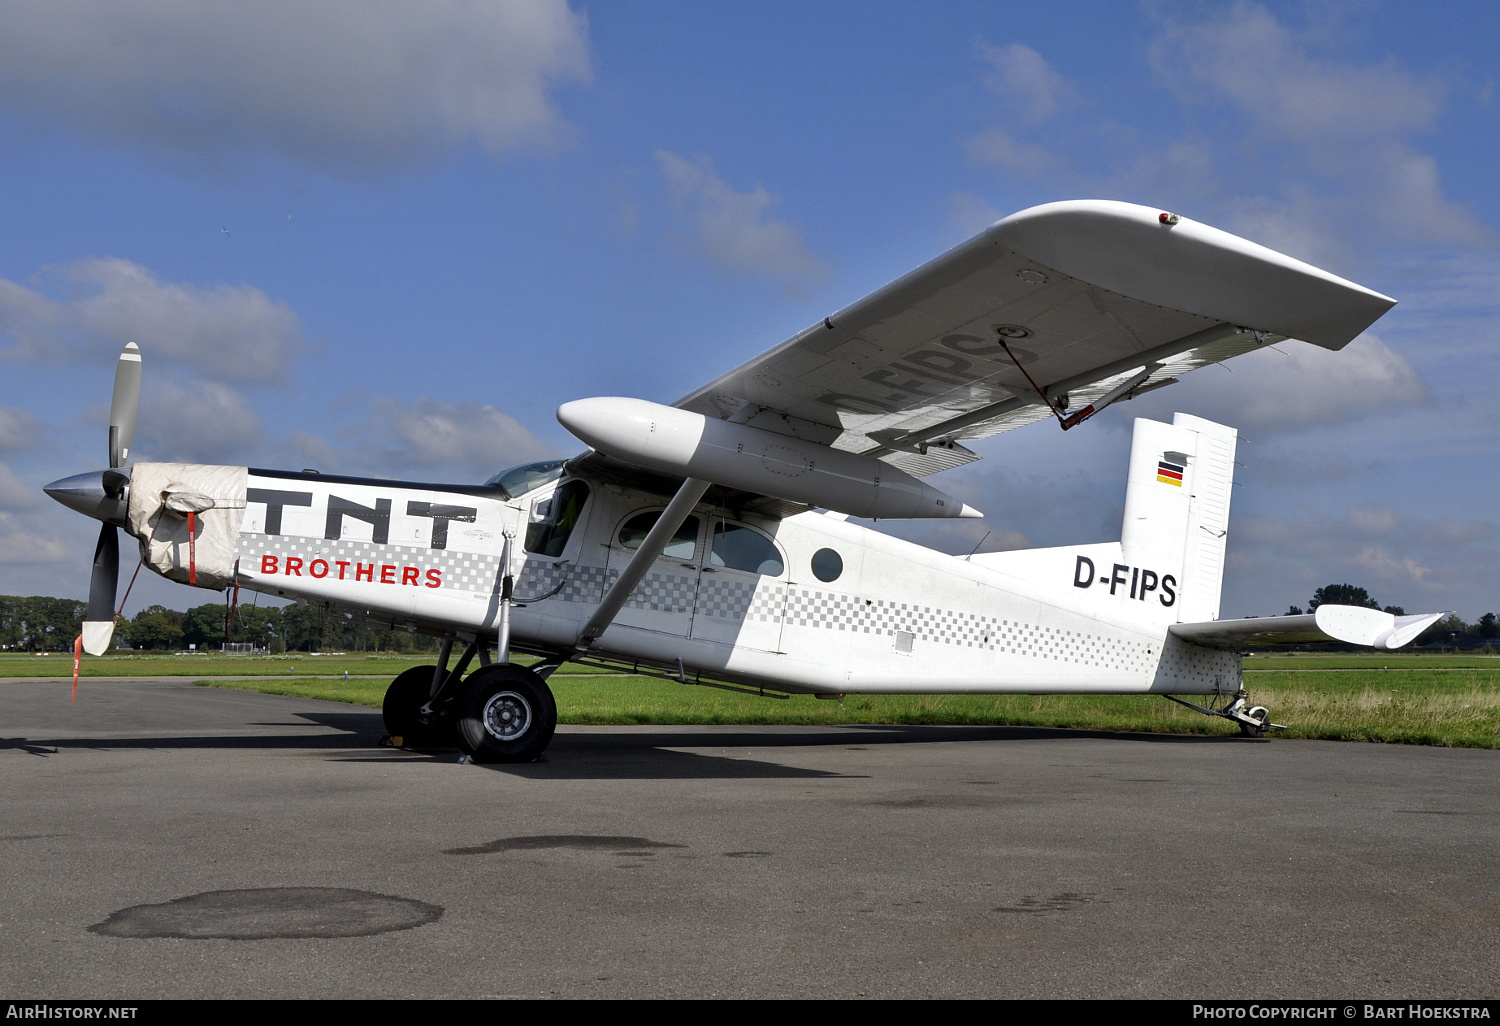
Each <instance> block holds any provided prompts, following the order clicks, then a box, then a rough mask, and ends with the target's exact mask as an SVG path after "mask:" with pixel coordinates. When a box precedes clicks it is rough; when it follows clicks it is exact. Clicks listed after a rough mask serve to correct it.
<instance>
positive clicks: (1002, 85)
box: [979, 42, 1068, 121]
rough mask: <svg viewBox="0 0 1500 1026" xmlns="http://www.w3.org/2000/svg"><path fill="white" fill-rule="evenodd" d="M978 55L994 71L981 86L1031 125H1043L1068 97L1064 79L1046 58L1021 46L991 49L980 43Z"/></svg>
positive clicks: (1013, 45) (992, 47) (994, 47)
mask: <svg viewBox="0 0 1500 1026" xmlns="http://www.w3.org/2000/svg"><path fill="white" fill-rule="evenodd" d="M979 54H980V56H981V57H983V58H984V59H985V60H986V61H988V62H989V64H990V66H991V67H992V68H993V69H994V70H993V71H992V72H990V73H989V74H988V75H986V76H985V80H984V84H985V85H986V86H987V87H989V89H990V90H992V91H993V92H995V93H998V94H999V95H1000V96H1002V97H1004V98H1005V100H1006V101H1007V102H1008V103H1009V104H1010V105H1011V106H1013V107H1015V108H1016V109H1017V110H1019V111H1020V112H1021V113H1023V114H1024V115H1025V116H1026V117H1027V118H1029V119H1030V120H1032V121H1045V120H1047V119H1048V118H1051V117H1052V116H1053V115H1055V114H1056V113H1057V111H1058V107H1059V106H1060V104H1061V103H1062V101H1063V99H1064V98H1065V97H1066V95H1067V93H1068V89H1067V86H1066V84H1065V83H1064V82H1063V78H1062V76H1061V75H1059V74H1058V73H1057V72H1056V71H1053V70H1052V67H1051V65H1049V64H1048V63H1047V60H1046V58H1044V57H1043V56H1042V55H1041V54H1039V53H1037V52H1036V51H1035V50H1033V49H1032V48H1031V47H1029V46H1027V45H1026V44H1024V43H1011V44H1010V45H1009V46H991V45H989V44H988V43H985V42H980V44H979Z"/></svg>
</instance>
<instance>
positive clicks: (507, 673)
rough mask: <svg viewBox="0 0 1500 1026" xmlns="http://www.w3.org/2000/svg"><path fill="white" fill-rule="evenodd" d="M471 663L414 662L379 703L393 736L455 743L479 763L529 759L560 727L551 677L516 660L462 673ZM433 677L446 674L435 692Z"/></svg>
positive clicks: (403, 741)
mask: <svg viewBox="0 0 1500 1026" xmlns="http://www.w3.org/2000/svg"><path fill="white" fill-rule="evenodd" d="M445 661H446V660H445ZM467 662H468V660H467V659H465V660H462V661H461V662H460V663H459V665H458V667H457V668H456V669H455V670H454V672H453V673H451V674H447V675H446V677H444V676H443V675H442V674H441V673H440V671H438V669H437V667H434V666H413V667H412V668H411V669H409V670H407V671H405V672H404V673H402V674H401V675H400V676H398V677H397V678H396V679H395V680H393V681H391V686H390V687H389V688H387V689H386V693H385V702H384V704H383V706H382V707H381V714H382V717H383V718H384V720H385V729H386V731H387V732H388V733H389V734H390V737H391V741H390V743H391V744H393V745H396V746H398V747H407V748H411V747H416V748H426V747H448V746H450V745H454V744H457V745H458V747H459V748H461V749H463V751H464V753H465V754H467V755H468V756H469V757H470V758H472V759H473V760H474V761H476V762H531V761H532V760H534V759H535V758H536V757H537V756H539V755H541V754H542V751H543V750H544V749H545V748H546V747H547V745H548V743H549V742H551V740H552V734H553V731H555V730H556V729H557V703H556V702H555V701H554V700H553V698H552V689H551V688H549V687H548V686H547V682H546V681H545V680H543V679H542V678H541V677H540V676H539V675H537V674H536V673H533V672H532V671H531V670H528V669H527V668H526V667H524V666H517V665H516V664H515V663H496V664H494V665H490V666H481V667H480V668H479V669H477V670H475V671H474V672H473V673H471V674H469V675H468V676H467V677H462V679H460V677H461V675H462V673H463V669H464V666H465V665H466V664H467ZM435 678H436V679H440V680H442V683H441V684H440V685H439V686H438V687H437V689H436V694H434V693H433V692H434V689H433V680H434V679H435Z"/></svg>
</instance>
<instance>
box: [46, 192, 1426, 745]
mask: <svg viewBox="0 0 1500 1026" xmlns="http://www.w3.org/2000/svg"><path fill="white" fill-rule="evenodd" d="M1394 303H1395V301H1394V300H1391V299H1388V298H1387V297H1385V296H1382V295H1380V294H1379V293H1376V292H1372V291H1370V290H1369V289H1366V288H1362V287H1361V286H1359V285H1356V284H1354V283H1352V282H1349V281H1345V280H1343V279H1342V278H1338V277H1336V276H1334V275H1332V274H1329V273H1328V272H1326V271H1322V270H1319V269H1318V268H1316V267H1312V266H1310V265H1308V264H1305V263H1302V262H1301V261H1298V260H1294V259H1292V258H1290V257H1287V256H1284V255H1282V254H1280V253H1277V252H1274V251H1272V250H1269V249H1266V248H1264V247H1262V246H1258V245H1256V244H1254V243H1252V242H1248V241H1246V240H1244V239H1241V238H1237V237H1236V236H1233V235H1230V234H1228V233H1226V232H1222V231H1219V230H1217V229H1215V228H1211V227H1209V226H1207V225H1204V224H1199V223H1196V222H1194V221H1191V220H1189V219H1187V218H1184V217H1179V216H1178V215H1176V214H1172V213H1164V212H1162V211H1160V210H1158V209H1153V208H1147V207H1141V206H1136V205H1133V204H1128V203H1117V202H1103V201H1080V202H1067V203H1051V204H1047V205H1045V206H1040V207H1034V208H1031V209H1029V210H1024V211H1022V212H1020V213H1018V214H1014V215H1012V216H1010V217H1007V218H1005V219H1004V220H1002V221H999V222H997V223H996V224H994V225H992V226H990V227H989V228H987V229H985V230H984V231H982V232H980V233H979V234H978V235H976V236H974V237H973V238H972V239H970V240H968V241H967V242H965V243H963V244H962V245H960V246H957V247H955V248H954V249H951V250H949V251H948V252H947V253H944V254H943V255H941V256H939V257H938V258H936V259H935V260H932V261H931V262H929V263H927V264H925V265H923V266H921V267H919V268H917V269H916V270H914V271H912V272H911V273H909V274H907V275H906V276H904V277H902V278H899V279H897V280H896V281H894V282H891V283H890V284H889V285H887V286H885V287H884V288H882V289H879V290H878V291H876V292H873V293H871V294H870V295H868V296H866V297H865V298H863V299H861V300H859V301H858V302H856V303H854V304H853V305H851V306H849V307H846V308H845V309H843V310H840V311H838V312H837V313H834V314H831V315H829V316H828V317H825V318H823V319H822V320H820V321H819V322H818V323H816V324H814V325H812V326H811V327H810V328H808V329H807V330H805V331H803V332H801V333H800V334H798V335H796V336H795V337H794V338H791V339H789V340H788V341H786V342H784V343H782V344H781V345H779V346H777V347H776V348H774V349H772V350H770V351H768V352H766V353H764V354H763V355H761V356H758V357H756V358H755V359H753V360H751V361H750V362H749V363H746V364H744V365H743V366H741V367H738V368H736V369H735V370H732V371H730V372H729V373H728V374H725V375H724V376H723V377H721V378H719V379H718V380H716V381H712V382H710V383H708V384H707V385H704V386H703V387H702V388H700V389H698V390H697V391H695V392H693V393H692V394H690V395H688V396H686V397H685V398H683V399H681V400H680V401H678V402H677V403H676V404H674V405H672V406H663V405H660V404H657V403H654V402H647V401H645V400H642V399H631V398H592V399H579V400H576V401H574V402H569V403H566V404H564V405H563V406H562V407H561V408H560V409H559V410H558V411H557V417H558V420H559V421H561V423H562V424H563V426H564V427H566V428H567V429H568V430H569V431H570V432H572V433H573V434H574V435H576V436H577V437H578V438H579V439H580V440H582V441H583V442H585V443H586V444H587V445H588V450H587V451H586V452H584V453H583V454H582V455H579V456H575V457H574V458H572V459H569V460H560V461H556V462H551V463H534V464H529V465H526V466H521V467H517V468H515V469H513V470H510V471H507V472H505V473H502V474H498V475H496V476H495V477H493V478H491V479H490V480H489V481H488V482H486V483H484V484H419V483H412V482H403V481H387V480H372V479H367V478H356V477H339V476H334V475H332V474H318V473H311V472H302V473H294V472H287V471H277V470H259V469H254V468H246V467H227V466H202V465H197V464H184V463H144V462H142V463H136V464H134V465H133V466H132V465H129V464H128V457H129V449H130V442H131V435H132V433H133V431H134V428H135V419H136V407H137V396H138V394H139V387H140V368H141V364H140V360H141V355H140V352H139V351H138V350H137V348H136V347H135V346H134V345H130V346H127V347H126V350H125V352H124V354H123V355H122V356H121V357H120V364H119V368H118V373H117V377H116V381H115V393H114V403H113V407H112V411H111V415H110V429H109V432H110V433H109V467H110V469H108V470H105V471H102V472H94V473H89V474H81V475H79V476H77V477H72V478H68V479H66V480H63V481H57V482H55V483H53V484H51V485H49V486H47V492H48V493H49V494H50V495H52V497H53V498H55V499H57V500H58V501H59V502H62V503H64V504H65V505H67V506H70V507H72V508H73V509H76V510H78V511H80V512H82V513H85V514H87V515H89V516H92V517H94V518H96V519H98V520H102V521H104V527H103V529H102V530H101V532H100V535H99V544H98V548H97V550H96V552H95V556H94V571H93V581H92V584H91V586H90V591H89V612H88V617H89V619H88V622H86V623H85V624H84V625H83V633H82V645H83V647H84V648H86V649H87V650H88V651H89V652H91V653H94V654H98V653H102V652H103V651H105V649H106V648H107V647H108V645H109V643H110V638H111V632H112V630H113V624H114V621H115V619H116V617H117V615H118V614H117V613H116V611H115V590H116V579H117V575H118V568H119V549H118V545H119V543H118V536H117V532H116V528H117V527H123V528H124V529H125V530H126V531H128V532H129V533H130V534H131V535H132V536H134V537H135V538H136V539H137V541H138V542H139V543H140V550H141V559H142V561H143V562H144V564H145V565H146V566H148V567H150V568H151V569H152V570H154V571H156V572H157V573H159V574H161V575H162V576H164V577H167V578H169V579H171V580H174V581H178V582H182V583H186V584H190V585H196V586H197V587H200V588H209V589H225V588H228V587H234V588H250V589H254V590H256V591H260V592H264V593H267V594H270V595H279V596H285V597H287V598H291V599H295V600H298V601H301V602H308V603H317V604H320V605H326V606H328V607H338V608H341V609H349V610H354V611H357V612H359V613H361V614H363V615H364V616H366V617H368V618H369V619H370V620H372V621H377V622H380V623H383V624H390V625H391V626H392V627H398V628H407V629H410V630H413V631H419V632H423V633H427V634H431V635H436V636H438V637H441V638H442V639H443V643H442V646H441V654H440V655H439V658H438V660H437V665H436V666H418V667H413V668H412V669H410V670H407V671H406V672H404V673H402V674H401V675H400V676H398V677H397V678H396V679H395V680H394V681H393V682H392V684H391V686H390V689H389V691H388V692H387V694H386V698H385V708H384V714H385V722H386V726H387V729H388V730H389V731H390V733H391V734H392V735H393V737H398V738H401V739H403V741H404V742H406V743H413V742H416V741H418V740H419V739H426V740H429V741H430V740H433V739H436V738H438V737H453V736H456V738H457V741H458V744H459V745H460V746H461V747H462V748H463V749H464V750H465V751H466V752H468V753H469V754H470V755H471V756H473V757H474V758H476V759H487V760H497V761H515V760H527V759H533V758H535V757H536V756H537V755H538V754H539V753H541V752H542V750H543V749H544V748H546V746H547V744H548V742H549V741H550V740H551V738H552V733H553V729H554V727H555V725H556V721H557V711H556V706H555V704H554V702H553V697H552V693H551V691H550V690H549V688H548V685H547V678H548V676H549V675H550V674H551V673H552V672H553V671H554V670H556V669H557V668H558V666H559V665H561V664H562V663H564V662H567V661H569V660H573V661H580V662H591V663H595V664H600V665H605V666H612V667H619V668H622V669H624V670H627V671H633V672H638V673H648V674H657V675H662V676H668V677H671V678H674V679H677V680H681V681H682V682H684V683H689V684H711V685H717V686H721V687H729V688H738V689H748V690H751V691H754V692H757V693H762V694H769V695H777V696H785V695H787V694H791V693H802V694H812V695H815V696H817V697H819V698H833V697H839V696H842V695H846V694H852V693H864V694H870V693H913V692H922V693H938V692H962V693H969V694H975V693H991V694H994V693H1011V692H1020V693H1027V694H1046V693H1080V692H1088V693H1093V694H1144V693H1156V694H1161V695H1164V696H1167V697H1168V698H1173V699H1174V700H1177V701H1183V702H1185V703H1186V704H1189V705H1192V706H1193V707H1194V708H1197V709H1199V710H1200V711H1202V712H1205V713H1209V714H1211V715H1217V716H1223V717H1227V718H1228V719H1230V720H1233V721H1235V722H1237V723H1238V724H1239V725H1240V727H1241V729H1242V730H1243V731H1244V732H1245V733H1247V734H1251V735H1258V734H1260V733H1262V732H1264V731H1265V730H1266V728H1267V727H1269V726H1274V724H1271V723H1270V721H1269V718H1268V716H1267V713H1266V710H1265V709H1263V708H1261V707H1258V706H1250V705H1249V704H1248V696H1247V695H1246V694H1245V691H1244V689H1243V678H1242V675H1241V668H1240V651H1241V649H1242V648H1243V647H1244V646H1247V645H1256V644H1267V643H1276V642H1292V641H1324V640H1339V641H1345V642H1352V643H1356V644H1361V645H1369V646H1373V647H1375V648H1381V649H1394V648H1399V647H1400V646H1402V645H1404V644H1406V643H1407V642H1409V641H1411V640H1412V639H1413V638H1415V637H1416V636H1417V635H1418V634H1419V633H1421V631H1422V630H1423V629H1424V628H1426V627H1427V626H1428V625H1429V624H1430V623H1432V622H1433V621H1435V620H1436V619H1437V617H1438V616H1439V615H1441V614H1433V615H1422V616H1393V615H1391V614H1389V613H1383V612H1380V611H1378V610H1373V609H1357V608H1352V607H1341V606H1330V605H1324V606H1321V607H1319V608H1318V609H1317V611H1316V612H1315V613H1312V614H1309V615H1306V616H1284V617H1272V618H1264V619H1259V618H1257V619H1243V620H1220V619H1218V614H1219V593H1220V583H1221V577H1222V574H1223V568H1224V544H1225V535H1226V532H1227V531H1228V528H1229V498H1230V487H1231V482H1232V471H1233V467H1234V457H1235V444H1236V433H1235V429H1234V428H1232V427H1226V426H1224V425H1221V424H1215V423H1212V422H1210V421H1207V420H1203V419H1201V418H1199V417H1191V416H1185V415H1183V414H1177V415H1176V417H1175V418H1174V419H1173V421H1172V423H1170V424H1165V423H1158V422H1156V421H1152V420H1137V421H1136V422H1135V434H1134V440H1133V444H1132V448H1131V453H1130V471H1129V478H1128V482H1127V485H1126V492H1125V522H1124V524H1123V526H1122V528H1121V532H1120V540H1119V541H1117V542H1107V543H1104V544H1090V545H1074V546H1063V547H1060V548H1045V549H1031V550H1024V551H1012V552H996V553H987V554H984V555H975V556H973V557H972V558H964V557H956V556H949V555H945V554H943V553H941V552H937V551H934V550H932V549H928V548H923V547H921V546H919V545H914V544H911V543H909V542H905V541H901V540H898V539H896V538H892V537H889V536H887V535H885V534H881V533H879V532H877V531H873V530H870V529H867V528H865V527H861V526H858V525H856V524H853V523H850V522H848V520H847V518H848V517H858V518H879V519H887V520H889V519H903V518H953V517H960V518H961V517H979V516H981V515H982V514H981V513H980V512H979V511H977V510H975V509H972V508H970V507H969V506H966V505H965V504H964V503H963V502H961V501H959V500H958V499H956V498H954V497H953V496H952V495H949V494H947V493H945V492H943V491H940V490H939V489H938V488H936V487H934V486H933V485H932V484H930V483H929V480H930V479H931V478H932V477H933V476H935V475H937V474H939V473H941V472H942V471H944V470H949V469H952V468H954V467H958V466H962V465H964V464H966V463H969V462H971V461H973V460H976V459H978V458H979V457H978V456H977V455H976V454H975V453H973V452H971V451H970V450H969V449H968V448H966V447H965V446H964V444H963V443H964V442H965V441H968V440H971V439H977V438H987V437H989V436H991V435H995V434H998V433H1000V432H1002V431H1009V430H1011V429H1013V428H1018V427H1021V426H1023V425H1027V424H1032V423H1035V422H1037V421H1042V420H1050V419H1055V420H1057V421H1058V422H1059V423H1060V424H1061V426H1062V428H1063V430H1065V431H1066V430H1068V429H1071V428H1074V427H1077V426H1078V425H1080V424H1082V423H1083V422H1084V421H1086V420H1087V419H1088V418H1090V417H1091V416H1093V415H1094V414H1096V413H1098V412H1099V411H1100V410H1102V409H1104V408H1105V407H1107V406H1109V405H1111V404H1112V403H1116V402H1121V401H1123V400H1126V399H1130V398H1132V397H1134V396H1137V395H1140V394H1142V393H1143V392H1146V391H1149V390H1151V389H1156V388H1161V387H1163V386H1165V385H1170V384H1171V383H1173V382H1175V381H1177V380H1178V379H1179V378H1180V377H1182V375H1183V374H1185V373H1187V372H1189V371H1192V370H1195V369H1197V368H1199V367H1203V366H1205V365H1207V364H1212V363H1219V362H1221V361H1224V360H1228V359H1231V358H1233V357H1235V356H1239V355H1240V354H1242V353H1247V352H1250V351H1252V350H1256V349H1260V348H1262V347H1264V346H1268V345H1271V344H1273V343H1276V342H1280V341H1283V340H1285V339H1298V340H1301V341H1303V342H1305V343H1310V344H1312V345H1317V346H1322V347H1324V348H1326V349H1332V350H1337V349H1340V348H1342V347H1343V346H1345V345H1346V344H1348V343H1349V342H1350V341H1351V340H1352V339H1353V338H1354V337H1355V336H1356V335H1358V334H1359V333H1360V332H1361V331H1363V330H1364V329H1365V328H1367V327H1368V326H1369V325H1370V324H1372V323H1373V322H1374V321H1375V320H1376V319H1377V318H1379V317H1380V316H1381V315H1382V314H1384V313H1385V312H1386V311H1387V310H1388V309H1390V308H1391V307H1392V306H1393V305H1394ZM1074 437H1077V436H1074ZM454 641H458V642H459V643H461V644H462V645H464V646H466V647H465V648H464V650H463V653H462V655H461V656H460V657H459V658H458V659H457V661H456V662H455V663H453V665H451V666H450V665H449V663H450V656H451V649H452V645H453V642H454ZM492 650H493V654H492ZM513 652H524V653H529V654H533V655H537V656H540V661H538V662H537V663H535V665H533V666H530V667H529V668H528V667H523V666H521V665H518V664H516V663H513V662H511V654H512V653H513ZM476 656H477V657H478V660H477V666H475V667H474V668H473V669H472V670H471V669H470V667H471V665H473V664H474V663H475V657H476ZM1182 696H1200V697H1201V701H1199V702H1189V701H1187V699H1186V698H1184V697H1182ZM1202 696H1206V697H1202Z"/></svg>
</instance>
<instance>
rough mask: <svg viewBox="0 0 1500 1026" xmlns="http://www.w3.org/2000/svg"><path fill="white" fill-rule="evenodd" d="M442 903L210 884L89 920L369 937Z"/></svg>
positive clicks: (131, 926) (213, 931)
mask: <svg viewBox="0 0 1500 1026" xmlns="http://www.w3.org/2000/svg"><path fill="white" fill-rule="evenodd" d="M442 915H443V908H442V906H440V905H430V904H428V903H427V902H425V901H416V900H413V899H412V898H399V897H396V896H395V895H391V894H376V893H374V892H373V891H356V890H351V889H349V888H345V887H262V888H255V889H251V890H239V891H205V892H203V893H202V894H190V895H188V896H187V897H185V898H174V899H173V900H171V901H166V902H162V903H161V904H158V905H132V906H131V907H130V908H124V909H121V910H120V911H118V912H114V913H111V914H110V916H109V918H108V919H106V920H105V921H104V922H102V923H95V924H94V925H93V926H90V927H89V932H90V933H97V934H99V935H100V936H103V937H129V938H137V939H147V938H162V937H176V938H186V939H189V940H209V939H218V940H270V939H273V938H276V939H282V938H302V937H323V938H327V937H370V936H373V935H375V934H378V933H392V932H394V931H396V930H410V929H413V928H415V927H418V926H425V925H427V924H428V923H432V922H436V921H437V920H438V919H439V918H441V917H442Z"/></svg>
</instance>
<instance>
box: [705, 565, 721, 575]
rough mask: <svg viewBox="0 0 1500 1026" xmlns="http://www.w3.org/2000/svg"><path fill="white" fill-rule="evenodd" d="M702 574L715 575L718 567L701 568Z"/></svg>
mask: <svg viewBox="0 0 1500 1026" xmlns="http://www.w3.org/2000/svg"><path fill="white" fill-rule="evenodd" d="M703 572H704V573H706V574H716V573H718V572H719V569H718V567H712V566H706V567H704V568H703Z"/></svg>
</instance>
